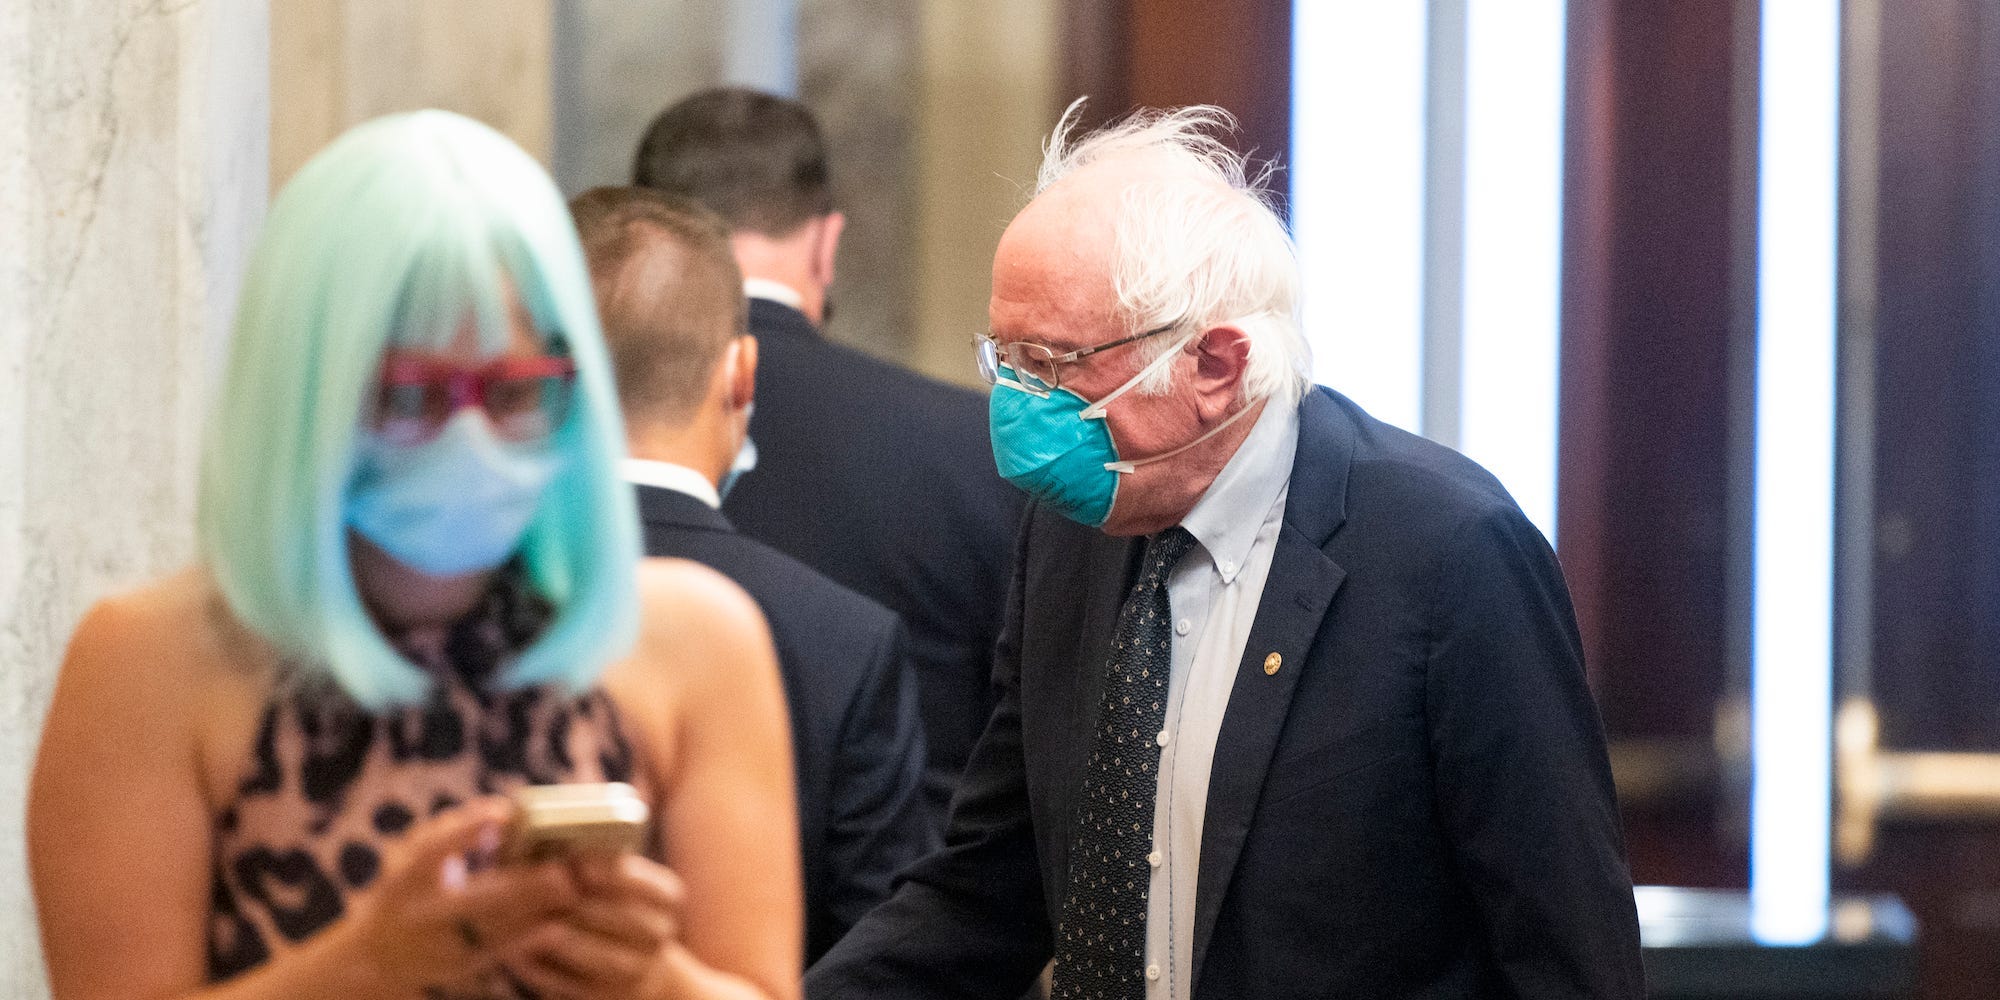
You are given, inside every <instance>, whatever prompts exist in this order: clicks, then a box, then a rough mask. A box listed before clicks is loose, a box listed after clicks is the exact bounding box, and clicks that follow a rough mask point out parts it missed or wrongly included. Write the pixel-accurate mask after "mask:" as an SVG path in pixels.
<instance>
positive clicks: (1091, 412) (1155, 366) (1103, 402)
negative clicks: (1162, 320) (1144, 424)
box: [1077, 330, 1203, 420]
mask: <svg viewBox="0 0 2000 1000" xmlns="http://www.w3.org/2000/svg"><path fill="white" fill-rule="evenodd" d="M1202 332H1203V331H1201V330H1196V331H1194V332H1193V333H1190V334H1188V335H1187V336H1185V337H1182V338H1181V339H1180V342H1179V343H1177V344H1175V345H1174V346H1172V347H1170V348H1167V350H1166V352H1165V353H1163V354H1161V355H1160V356H1159V357H1157V358H1154V359H1153V362H1152V364H1149V365H1147V366H1146V367H1144V368H1141V369H1139V374H1137V375H1134V376H1132V377H1131V378H1130V379H1127V380H1126V382H1125V384H1124V385H1121V386H1119V387H1118V388H1116V389H1113V390H1111V391H1110V392H1109V393H1106V394H1105V396H1104V398H1103V399H1100V400H1098V401H1097V402H1095V403H1092V404H1090V405H1089V406H1086V407H1084V408H1083V412H1081V413H1078V414H1077V416H1079V417H1081V418H1083V419H1085V420H1103V419H1104V408H1105V407H1107V406H1110V405H1111V401H1112V400H1114V399H1117V398H1118V397H1120V396H1123V395H1125V394H1126V393H1128V392H1131V391H1132V389H1133V387H1134V386H1137V385H1138V384H1139V383H1141V382H1144V381H1145V380H1146V376H1148V375H1151V374H1153V373H1154V372H1156V371H1159V370H1160V369H1161V368H1164V367H1166V366H1167V365H1169V364H1171V363H1173V360H1174V357H1175V356H1176V355H1178V354H1180V353H1181V349H1182V348H1184V347H1186V346H1187V345H1189V344H1190V343H1193V342H1194V338H1196V337H1199V336H1201V335H1202Z"/></svg>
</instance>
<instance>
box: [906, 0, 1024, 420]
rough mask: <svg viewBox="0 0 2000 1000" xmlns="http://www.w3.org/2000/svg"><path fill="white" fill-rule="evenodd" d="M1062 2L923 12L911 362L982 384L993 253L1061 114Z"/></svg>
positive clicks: (936, 6) (933, 6)
mask: <svg viewBox="0 0 2000 1000" xmlns="http://www.w3.org/2000/svg"><path fill="white" fill-rule="evenodd" d="M1057 28H1058V11H1057V0H1013V2H1011V3H1004V4H958V3H928V4H925V5H924V14H923V22H922V33H921V36H920V37H921V52H922V58H921V60H920V64H921V67H922V76H921V78H920V80H919V87H918V102H917V108H918V117H917V134H918V136H919V141H918V142H917V144H916V181H917V183H916V217H917V226H916V244H915V258H914V259H915V260H917V261H920V262H922V263H921V266H919V267H917V268H916V269H915V277H916V287H915V290H914V291H915V295H916V303H915V314H916V329H917V335H916V336H915V337H914V338H912V342H911V347H912V352H913V357H912V363H913V365H914V366H915V367H918V368H921V369H923V370H924V371H927V372H929V373H931V374H933V375H936V376H938V377H939V378H945V379H951V380H954V381H959V382H963V383H965V384H967V385H983V383H981V382H979V376H978V373H977V371H975V370H974V368H973V364H972V353H971V349H972V343H971V342H972V337H973V335H974V334H976V333H978V332H979V331H981V330H984V329H986V299H987V295H988V293H989V292H990V291H991V286H992V268H993V250H994V248H995V247H996V246H997V245H998V244H999V242H1000V233H1001V231H1003V230H1004V229H1006V228H1007V223H1008V222H1009V221H1011V220H1012V219H1013V217H1014V213H1015V212H1018V211H1020V209H1021V206H1022V205H1024V204H1026V202H1027V196H1028V194H1029V193H1031V192H1032V191H1033V190H1034V184H1035V170H1036V168H1037V167H1038V166H1039V165H1040V163H1041V141H1042V138H1043V136H1045V135H1047V133H1048V131H1049V128H1050V126H1052V125H1054V124H1055V118H1056V115H1057V114H1058V113H1059V112H1060V110H1061V109H1060V107H1059V105H1058V101H1059V97H1058V94H1057V91H1058V89H1059V87H1058V82H1057V81H1058V78H1059V76H1060V72H1061V67H1060V65H1059V63H1058V51H1059V50H1058V40H1057Z"/></svg>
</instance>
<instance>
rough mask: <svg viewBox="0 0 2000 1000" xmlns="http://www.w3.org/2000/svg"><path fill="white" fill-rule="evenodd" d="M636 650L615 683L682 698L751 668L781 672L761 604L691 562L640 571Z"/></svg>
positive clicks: (653, 563) (655, 563)
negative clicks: (666, 692)
mask: <svg viewBox="0 0 2000 1000" xmlns="http://www.w3.org/2000/svg"><path fill="white" fill-rule="evenodd" d="M639 615H640V625H639V643H638V648H637V649H636V650H635V651H634V654H633V656H632V657H631V658H630V659H628V660H627V661H626V662H624V663H623V664H621V665H620V666H619V667H618V668H617V669H616V670H615V671H614V674H613V676H612V677H609V678H607V679H608V680H610V681H612V682H613V683H614V685H615V686H619V687H626V688H628V689H633V690H635V693H636V690H638V689H649V690H652V691H655V692H659V691H662V689H665V690H671V691H676V692H679V693H681V694H682V695H684V696H695V697H698V696H699V692H701V691H703V690H707V689H713V688H715V687H718V686H722V687H726V686H727V682H728V681H729V680H730V679H731V678H732V677H740V673H739V672H740V671H741V670H743V669H744V668H745V667H746V666H750V667H752V668H757V669H763V667H762V666H760V665H764V664H768V669H769V670H771V671H772V672H773V673H774V674H775V671H776V654H775V652H774V651H773V650H772V648H771V634H770V630H769V629H768V627H767V626H766V625H765V622H764V614H763V612H762V611H760V610H758V607H757V602H756V601H755V600H754V599H752V598H751V597H750V595H749V594H748V593H745V592H744V590H743V588H742V587H739V586H737V585H736V583H735V581H733V580H731V579H729V578H728V577H726V576H723V575H722V574H721V573H718V572H716V571H715V570H713V569H710V568H709V567H707V566H704V565H702V564H700V563H697V562H692V561H689V560H686V559H646V560H644V561H643V562H642V563H641V564H640V567H639Z"/></svg>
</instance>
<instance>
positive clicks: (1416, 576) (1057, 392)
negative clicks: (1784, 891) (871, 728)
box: [807, 105, 1644, 1000]
mask: <svg viewBox="0 0 2000 1000" xmlns="http://www.w3.org/2000/svg"><path fill="white" fill-rule="evenodd" d="M1074 113H1075V106H1074V105H1073V106H1072V108H1071V112H1070V113H1069V114H1066V115H1065V117H1064V120H1063V122H1062V123H1061V124H1059V125H1058V127H1057V129H1056V133H1055V136H1054V137H1053V139H1052V140H1051V142H1050V143H1049V148H1048V151H1047V156H1046V158H1045V160H1044V163H1043V168H1042V172H1041V177H1040V182H1039V184H1038V185H1037V193H1036V196H1035V197H1034V199H1033V200H1032V201H1031V202H1030V203H1029V205H1028V206H1027V208H1026V209H1024V210H1023V211H1022V212H1021V213H1020V215H1019V216H1017V217H1016V218H1015V219H1014V221H1013V223H1012V224H1011V225H1010V226H1009V227H1008V229H1007V231H1006V234H1005V235H1004V236H1003V237H1002V238H1001V242H1000V247H999V251H998V253H997V254H996V256H995V258H994V262H993V293H992V301H991V303H990V313H989V320H990V324H991V331H990V333H989V334H988V335H987V336H985V337H982V338H980V340H979V343H978V348H979V353H980V360H981V368H982V370H983V371H984V373H985V374H986V376H987V378H988V380H989V381H991V382H992V383H993V385H994V388H993V390H992V397H991V412H992V418H993V419H992V437H993V450H994V458H995V460H996V461H997V463H998V465H999V468H1000V471H1001V473H1002V474H1003V475H1005V476H1006V477H1007V478H1008V479H1010V480H1011V481H1013V482H1014V483H1015V484H1016V485H1018V486H1020V487H1021V488H1022V489H1023V490H1025V491H1027V493H1028V494H1029V495H1030V496H1031V497H1033V498H1034V501H1035V503H1034V505H1033V506H1032V507H1031V509H1030V511H1029V513H1028V516H1027V518H1026V519H1025V521H1024V522H1023V525H1022V528H1021V535H1020V541H1019V545H1020V548H1019V550H1018V562H1017V565H1016V569H1015V577H1014V581H1013V587H1012V593H1011V596H1010V603H1009V607H1008V610H1007V616H1006V622H1005V629H1004V631H1003V632H1002V634H1001V638H1000V643H999V647H998V649H997V650H996V656H995V667H994V684H995V690H996V693H997V695H998V705H997V708H996V710H995V711H994V714H993V716H992V719H991V720H990V722H989V723H988V725H987V728H986V732H985V734H984V736H983V737H982V738H981V741H980V743H979V745H978V748H977V750H976V751H975V753H974V755H973V757H972V760H971V762H970V764H969V766H968V768H967V770H966V772H965V774H964V776H963V778H962V783H961V787H960V789H959V793H958V797H957V798H956V799H955V800H954V802H953V809H952V816H951V825H950V830H949V833H948V834H947V843H946V846H945V848H944V849H943V850H942V851H940V852H939V853H937V854H935V855H933V856H931V857H930V858H928V859H927V860H926V861H924V862H923V863H921V864H919V865H918V866H917V867H915V868H914V869H913V870H912V871H911V872H909V873H908V876H907V879H906V881H905V882H904V884H903V885H902V886H901V888H900V889H899V890H898V891H897V893H896V894H895V895H894V896H893V897H891V898H890V900H889V901H888V902H886V903H884V904H883V905H882V906H880V907H878V908H877V909H876V910H875V911H873V912H872V913H871V914H869V916H868V917H866V918H865V919H864V920H863V921H862V923H861V924H860V925H859V926H857V927H856V928H855V929H854V930H853V931H852V932H851V933H850V934H849V935H848V936H847V938H846V939H844V940H843V941H842V943H841V944H840V945H839V946H838V947H836V948H835V949H834V950H833V952H831V953H830V954H829V955H827V956H826V957H825V958H824V959H823V960H822V961H821V962H820V963H819V964H818V965H817V966H815V968H814V969H813V971H812V973H811V974H810V975H809V976H808V978H807V990H808V994H809V995H810V996H811V997H813V998H815V1000H844V998H855V1000H859V998H863V997H867V998H904V997H908V998H916V997H941V996H950V997H990V998H996V1000H1001V998H1009V997H1018V996H1019V995H1020V994H1021V991H1022V990H1023V989H1024V988H1025V987H1026V985H1027V984H1028V983H1029V982H1030V981H1031V980H1032V979H1033V977H1034V976H1035V974H1036V972H1037V971H1039V970H1040V969H1041V968H1042V967H1043V966H1044V965H1045V964H1046V963H1047V962H1048V961H1049V960H1050V959H1051V958H1053V959H1054V979H1053V994H1054V997H1055V998H1056V1000H1070V998H1123V1000H1141V998H1143V1000H1161V998H1169V997H1171V998H1185V997H1200V998H1229V1000H1234V998H1259V1000H1266V998H1278V997H1367V998H1370V1000H1377V998H1396V997H1411V998H1414V997H1452V998H1468V997H1592V998H1628V997H1629V998H1638V997H1640V996H1642V995H1643V992H1644V988H1643V982H1642V975H1641V972H1640V967H1639V948H1638V927H1637V920H1636V918H1635V915H1634V912H1633V901H1632V892H1631V877H1630V874H1629V871H1628V869H1627V866H1626V862H1625V855H1624V847H1623V844H1622V842H1621V837H1620V833H1619V826H1618V814H1617V806H1616V802H1615V799H1614V795H1613V790H1612V784H1611V772H1610V767H1609V764H1608V761H1607V758H1606V753H1605V748H1604V739H1603V735H1602V732H1601V729H1600V725H1599V722H1598V717H1597V713H1596V709H1595V707H1594V705H1593V703H1592V701H1591V696H1590V692H1589V690H1588V688H1587V687H1586V685H1585V682H1584V673H1583V664H1582V655H1581V651H1580V648H1579V644H1578V639H1577V633H1576V625H1575V622H1574V619H1573V616H1572V614H1571V610H1570V602H1569V596H1568V593H1567V591H1566V590H1565V589H1564V586H1563V582H1562V575H1561V572H1560V570H1559V569H1558V567H1557V565H1556V561H1555V557H1554V554H1553V553H1552V552H1551V551H1550V550H1549V546H1548V544H1547V542H1546V541H1545V540H1544V539H1543V538H1542V536H1541V535H1540V534H1539V533H1538V532H1537V531H1536V530H1535V528H1534V527H1533V526H1532V525H1531V524H1530V523H1529V522H1528V520H1527V519H1526V518H1525V517H1523V516H1522V514H1521V512H1520V510H1519V508H1518V507H1516V505H1515V504H1514V502H1513V500H1512V499H1511V498H1509V497H1508V495H1507V493H1506V491H1505V490H1504V489H1502V488H1501V486H1500V484H1499V483H1498V482H1496V481H1495V480H1494V479H1493V477H1492V476H1490V475H1488V474H1487V473H1486V472H1485V471H1484V470H1482V469H1480V468H1479V467H1478V466H1476V465H1474V464H1473V463H1472V462H1470V461H1468V460H1467V459H1465V458H1464V457H1462V456H1460V455H1458V454H1456V453H1454V452H1452V451H1450V450H1448V449H1445V448H1443V447H1441V446H1439V445H1436V444H1432V443H1430V442H1428V441H1425V440H1423V439H1421V438H1418V437H1415V436H1413V435H1410V434H1406V433H1404V432H1402V431H1400V430H1397V429H1395V428H1393V427H1390V426H1387V425H1385V424H1383V423H1381V422H1379V421H1376V420H1375V419H1373V418H1371V417H1369V416H1368V415H1367V414H1366V413H1364V412H1362V410H1361V409H1360V408H1359V407H1357V406H1355V405H1354V404H1353V403H1352V402H1350V401H1349V400H1347V399H1346V398H1344V397H1342V396H1341V395H1339V394H1338V393H1335V392H1333V391H1331V390H1329V389H1324V388H1315V387H1313V386H1311V385H1310V383H1309V381H1308V378H1307V375H1306V372H1307V370H1308V364H1307V362H1308V354H1307V349H1306V347H1305V342H1304V339H1303V337H1302V336H1301V333H1300V329H1299V325H1298V319H1297V316H1298V297H1299V276H1298V270H1297V264H1296V259H1295V254H1294V253H1293V250H1292V246H1291V242H1290V240H1289V238H1288V237H1287V235H1286V233H1285V230H1284V226H1283V224H1282V223H1281V222H1280V221H1279V219H1278V218H1277V216H1276V215H1275V214H1274V213H1273V212H1272V211H1271V210H1270V208H1269V206H1268V205H1267V204H1266V202H1265V200H1264V195H1263V192H1262V184H1261V178H1257V179H1252V178H1246V177H1245V173H1244V166H1243V161H1242V160H1241V159H1240V158H1238V157H1237V156H1235V155H1234V154H1232V153H1231V152H1230V151H1229V150H1228V149H1227V148H1226V147H1225V146H1224V145H1223V144H1222V143H1221V142H1220V141H1219V140H1218V139H1217V138H1216V134H1217V132H1218V131H1219V130H1221V129H1224V128H1227V127H1228V126H1229V124H1230V122H1229V119H1228V116H1227V115H1226V114H1225V113H1223V112H1221V111H1219V110H1217V109H1214V108H1202V107H1196V108H1185V109H1181V110H1177V111H1172V112H1142V113H1140V114H1137V115H1134V116H1132V117H1130V118H1127V119H1126V120H1124V121H1123V122H1120V123H1118V124H1116V125H1113V126H1111V127H1109V128H1107V129H1105V130H1102V131H1099V132H1096V133H1094V134H1090V135H1087V136H1083V137H1081V138H1072V136H1071V135H1070V133H1071V130H1072V129H1071V126H1072V124H1073V121H1074V117H1073V116H1074Z"/></svg>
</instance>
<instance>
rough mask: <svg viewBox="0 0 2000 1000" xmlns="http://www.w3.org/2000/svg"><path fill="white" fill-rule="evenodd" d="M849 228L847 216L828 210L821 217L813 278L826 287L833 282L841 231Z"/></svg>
mask: <svg viewBox="0 0 2000 1000" xmlns="http://www.w3.org/2000/svg"><path fill="white" fill-rule="evenodd" d="M846 228H847V216H845V215H842V214H841V213H839V212H828V213H826V214H825V215H823V216H821V217H820V225H819V239H818V240H817V241H816V242H815V243H814V245H813V256H812V268H813V274H812V276H813V280H815V281H817V282H819V284H820V287H822V288H825V287H827V286H828V285H831V284H833V258H834V253H835V251H837V250H839V249H840V233H841V231H842V230H844V229H846Z"/></svg>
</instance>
